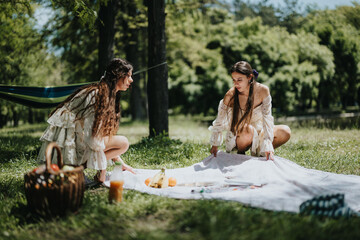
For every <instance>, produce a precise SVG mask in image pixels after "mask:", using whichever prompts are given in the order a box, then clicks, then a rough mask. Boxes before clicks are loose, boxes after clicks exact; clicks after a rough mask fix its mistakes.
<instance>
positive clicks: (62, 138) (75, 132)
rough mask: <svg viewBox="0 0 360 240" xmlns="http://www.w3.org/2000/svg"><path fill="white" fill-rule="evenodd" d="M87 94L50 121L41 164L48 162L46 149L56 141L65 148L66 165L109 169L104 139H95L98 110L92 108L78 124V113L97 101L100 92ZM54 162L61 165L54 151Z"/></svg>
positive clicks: (82, 92) (41, 151)
mask: <svg viewBox="0 0 360 240" xmlns="http://www.w3.org/2000/svg"><path fill="white" fill-rule="evenodd" d="M84 91H85V90H83V91H81V92H79V93H78V94H77V95H76V96H79V98H75V97H74V98H73V100H71V101H70V102H68V103H67V104H65V105H64V106H63V107H62V108H59V109H58V110H57V111H56V112H55V113H54V114H53V115H52V116H51V117H50V118H49V119H48V120H47V122H48V123H49V126H48V127H47V129H46V130H45V132H44V133H43V135H42V137H41V138H40V140H41V141H43V144H42V146H41V149H40V152H39V155H38V161H40V162H44V161H45V149H46V147H47V145H48V144H49V143H50V142H54V141H55V142H56V143H57V145H58V146H59V147H60V149H61V153H62V156H63V161H64V164H70V165H81V164H84V163H86V165H87V167H88V168H91V169H96V170H102V169H106V166H107V160H106V156H105V153H104V149H105V144H104V139H103V138H96V137H93V136H92V125H93V122H94V119H95V114H94V109H93V108H90V109H88V110H87V111H86V112H85V113H84V118H83V119H82V120H76V121H75V119H76V111H78V110H79V109H82V108H84V107H85V106H87V105H88V104H91V103H93V102H94V101H95V96H94V95H95V93H96V91H93V92H91V93H90V94H89V95H88V96H87V97H86V95H85V94H84ZM93 96H94V97H93ZM85 97H86V99H85V101H84V102H83V103H82V104H81V106H80V107H79V108H77V109H76V110H75V111H71V109H72V108H73V107H74V106H77V105H78V104H79V103H81V102H82V101H83V100H84V98H85ZM52 161H53V162H55V163H56V162H57V161H56V151H54V156H53V159H52Z"/></svg>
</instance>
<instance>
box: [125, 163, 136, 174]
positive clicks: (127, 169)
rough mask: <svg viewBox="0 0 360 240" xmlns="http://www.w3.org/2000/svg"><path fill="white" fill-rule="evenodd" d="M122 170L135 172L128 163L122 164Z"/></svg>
mask: <svg viewBox="0 0 360 240" xmlns="http://www.w3.org/2000/svg"><path fill="white" fill-rule="evenodd" d="M122 170H123V171H129V172H131V173H133V174H136V173H135V172H134V169H133V168H132V167H130V166H129V165H127V164H125V163H123V164H122Z"/></svg>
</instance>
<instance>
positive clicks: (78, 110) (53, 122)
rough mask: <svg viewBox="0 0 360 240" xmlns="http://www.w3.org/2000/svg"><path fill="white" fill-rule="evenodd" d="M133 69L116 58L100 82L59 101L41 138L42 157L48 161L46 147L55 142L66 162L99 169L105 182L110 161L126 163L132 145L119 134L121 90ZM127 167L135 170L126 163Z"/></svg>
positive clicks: (130, 79)
mask: <svg viewBox="0 0 360 240" xmlns="http://www.w3.org/2000/svg"><path fill="white" fill-rule="evenodd" d="M132 70H133V67H132V65H131V64H129V63H128V62H126V61H125V60H123V59H120V58H115V59H113V60H111V61H110V63H109V64H108V66H107V67H106V72H105V74H104V76H102V77H101V79H100V82H97V83H93V84H90V85H86V86H84V87H82V88H80V89H78V90H77V91H75V92H74V93H73V94H72V95H71V96H69V97H68V98H67V99H66V100H65V101H64V102H63V103H61V104H59V106H57V108H56V109H55V110H54V111H52V113H51V114H50V117H49V119H48V121H47V122H48V123H49V126H48V127H47V129H46V130H45V132H44V134H43V135H42V137H41V138H40V140H41V141H43V144H42V147H41V149H40V152H39V155H38V160H39V161H45V149H46V147H47V145H48V144H49V143H50V142H54V141H55V142H56V143H57V145H58V146H59V147H60V149H61V153H62V156H63V161H64V164H69V165H77V166H78V165H84V166H85V167H88V168H91V169H96V170H98V173H97V174H96V176H95V180H96V181H98V182H104V181H105V178H106V167H107V160H110V159H112V160H113V161H114V162H115V161H121V162H122V160H121V158H120V155H121V154H123V153H125V152H126V151H127V149H128V148H129V142H128V140H127V138H126V137H124V136H116V132H117V130H118V127H119V122H120V92H121V91H126V90H127V89H128V88H129V86H130V85H131V83H132V82H133V79H132ZM54 155H56V154H54ZM55 159H56V156H54V157H53V160H55ZM122 163H123V162H122ZM123 170H129V171H131V172H133V170H132V168H131V167H129V166H128V165H126V164H125V163H123Z"/></svg>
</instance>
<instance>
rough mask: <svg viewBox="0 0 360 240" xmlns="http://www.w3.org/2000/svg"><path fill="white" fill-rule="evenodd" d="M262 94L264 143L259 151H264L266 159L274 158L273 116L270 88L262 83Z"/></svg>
mask: <svg viewBox="0 0 360 240" xmlns="http://www.w3.org/2000/svg"><path fill="white" fill-rule="evenodd" d="M261 93H262V96H264V98H263V101H262V107H261V111H262V114H263V131H264V143H263V146H261V148H262V149H261V150H260V152H264V153H265V155H266V160H269V159H271V160H274V156H273V154H274V147H273V144H272V142H273V140H274V118H273V116H272V113H271V110H272V109H271V108H272V104H271V100H272V99H271V95H270V90H269V88H268V87H266V86H264V85H262V89H261Z"/></svg>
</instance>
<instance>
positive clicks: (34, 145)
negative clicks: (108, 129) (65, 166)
mask: <svg viewBox="0 0 360 240" xmlns="http://www.w3.org/2000/svg"><path fill="white" fill-rule="evenodd" d="M45 128H46V125H45V124H37V125H26V126H21V127H17V128H5V129H0V166H1V170H0V239H96V240H100V239H104V240H111V239H198V240H200V239H360V227H359V226H360V218H351V219H329V218H319V217H312V216H300V215H298V214H293V213H287V212H272V211H266V210H262V209H255V208H250V207H246V206H244V205H242V204H240V203H237V202H229V201H219V200H177V199H170V198H164V197H159V196H153V195H147V194H143V193H139V192H136V191H132V190H125V192H124V202H123V203H121V204H118V205H111V204H109V203H108V201H107V197H108V189H106V188H103V187H100V188H97V189H92V190H87V191H86V192H85V198H84V202H83V206H82V208H81V209H80V211H79V212H78V213H76V214H69V215H68V216H67V217H64V218H56V219H52V220H45V219H41V218H37V217H34V216H33V215H31V214H30V213H29V210H28V209H27V207H26V198H25V195H24V189H23V176H24V173H26V172H27V171H30V170H32V169H33V168H34V167H35V166H36V165H37V164H36V160H35V159H36V156H37V151H38V149H39V147H40V141H39V140H38V139H39V137H40V135H41V133H42V132H43V131H44V130H45ZM119 134H121V135H125V136H127V137H128V139H129V141H130V143H131V147H130V149H129V150H128V152H127V153H126V154H124V156H123V159H124V160H125V161H126V162H127V163H129V164H130V165H132V166H134V167H135V168H151V169H159V168H160V167H163V166H164V167H166V168H177V167H184V166H189V165H192V164H194V163H196V162H199V161H201V160H202V159H203V158H205V157H206V156H208V155H209V144H208V139H209V137H210V132H209V131H208V130H207V125H205V124H201V123H198V122H195V121H191V120H188V119H186V118H181V117H177V118H171V119H170V136H171V140H169V139H166V138H161V137H160V138H156V139H147V138H143V137H145V136H147V135H148V124H147V123H144V122H134V123H130V122H127V121H125V122H123V123H122V124H121V127H120V129H119ZM222 150H224V149H222ZM276 155H278V156H281V157H284V158H287V159H290V160H292V161H295V162H296V163H298V164H300V165H302V166H304V167H307V168H314V169H319V170H323V171H331V172H336V173H344V174H356V175H360V130H358V129H351V130H330V129H316V128H307V129H305V128H298V129H292V138H291V140H290V141H289V142H288V143H287V144H286V145H285V146H283V147H281V148H279V149H277V150H276ZM110 170H111V168H110ZM86 174H87V175H88V176H89V177H91V176H92V175H93V174H94V172H93V171H91V170H86ZM359 191H360V189H359ZM359 201H360V199H359Z"/></svg>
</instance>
